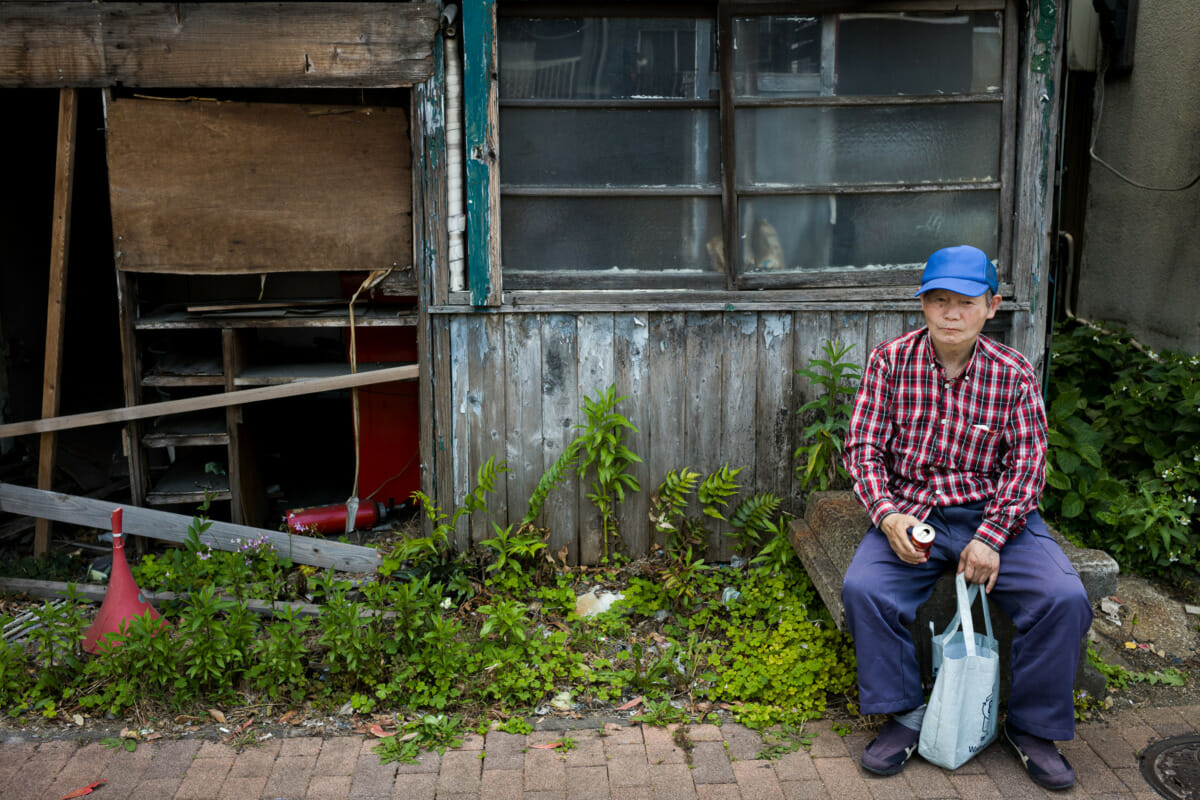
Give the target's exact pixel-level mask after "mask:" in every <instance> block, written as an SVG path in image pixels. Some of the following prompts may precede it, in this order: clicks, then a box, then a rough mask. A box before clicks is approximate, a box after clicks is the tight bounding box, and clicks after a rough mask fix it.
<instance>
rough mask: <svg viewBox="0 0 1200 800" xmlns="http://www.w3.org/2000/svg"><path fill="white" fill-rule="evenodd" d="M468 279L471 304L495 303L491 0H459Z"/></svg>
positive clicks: (495, 94)
mask: <svg viewBox="0 0 1200 800" xmlns="http://www.w3.org/2000/svg"><path fill="white" fill-rule="evenodd" d="M462 14H463V115H464V117H465V123H466V124H465V129H466V148H467V153H466V164H467V186H466V197H467V283H468V285H469V287H470V289H471V304H472V305H475V306H494V305H499V304H500V163H499V142H498V136H497V128H498V126H499V115H500V97H499V82H498V80H497V76H498V64H497V59H496V52H497V50H496V5H495V0H463V4H462Z"/></svg>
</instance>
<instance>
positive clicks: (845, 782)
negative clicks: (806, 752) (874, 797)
mask: <svg viewBox="0 0 1200 800" xmlns="http://www.w3.org/2000/svg"><path fill="white" fill-rule="evenodd" d="M813 764H814V765H816V767H817V772H818V773H819V774H820V775H821V781H822V782H823V783H824V784H825V790H826V791H827V792H829V796H830V797H836V798H850V797H862V798H866V797H869V796H870V795H871V793H870V791H869V790H868V789H867V785H866V783H865V782H864V781H863V778H862V774H861V773H860V772H859V767H858V764H857V763H856V762H855V761H854V760H853V759H851V758H850V757H849V756H845V757H842V758H814V759H813Z"/></svg>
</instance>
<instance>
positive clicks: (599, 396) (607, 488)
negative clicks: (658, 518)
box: [575, 386, 642, 561]
mask: <svg viewBox="0 0 1200 800" xmlns="http://www.w3.org/2000/svg"><path fill="white" fill-rule="evenodd" d="M624 399H625V398H624V397H617V390H616V386H609V387H608V388H607V389H605V390H603V391H599V390H597V392H596V396H595V398H591V397H585V398H584V401H583V408H584V413H585V414H586V415H587V424H586V425H576V426H575V427H576V428H579V429H582V431H583V432H582V433H581V434H580V435H579V436H578V438H577V441H578V442H579V457H578V461H577V463H576V465H575V471H576V473H577V474H578V475H579V477H580V478H583V477H585V476H586V475H587V474H588V473H589V472H590V473H591V474H592V481H591V488H592V490H591V492H589V493H588V499H589V500H591V501H592V503H593V504H595V506H596V509H597V510H598V511H599V512H600V523H601V536H602V545H601V558H602V559H603V560H604V561H607V560H608V553H609V547H610V543H611V542H614V541H616V542H619V541H620V539H619V537H620V532H619V531H618V530H617V514H616V509H617V504H618V503H621V502H624V500H625V492H626V491H633V492H636V491H638V490H639V489H640V488H641V487H640V486H639V484H638V481H637V478H635V477H634V476H633V475H632V474H630V472H629V467H630V466H631V465H632V464H634V463H640V462H641V460H642V459H641V458H640V457H638V456H637V454H635V453H634V452H633V451H631V450H630V449H629V448H628V447H626V446H625V436H626V434H627V433H629V432H630V431H633V432H636V431H637V428H635V427H634V426H633V424H632V423H631V422H630V421H629V420H628V419H626V418H625V417H624V416H622V415H621V414H618V413H617V411H616V407H617V403H619V402H621V401H622V400H624Z"/></svg>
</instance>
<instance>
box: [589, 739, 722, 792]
mask: <svg viewBox="0 0 1200 800" xmlns="http://www.w3.org/2000/svg"><path fill="white" fill-rule="evenodd" d="M610 774H611V769H610ZM692 781H694V782H695V784H696V785H697V786H699V785H700V784H702V783H735V782H736V779H735V778H734V776H733V769H732V767H730V766H729V756H728V755H727V754H726V752H725V743H724V742H723V741H721V742H696V746H695V747H694V748H692Z"/></svg>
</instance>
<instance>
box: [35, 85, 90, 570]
mask: <svg viewBox="0 0 1200 800" xmlns="http://www.w3.org/2000/svg"><path fill="white" fill-rule="evenodd" d="M78 115H79V94H78V92H76V90H75V89H60V90H59V93H58V144H57V146H56V152H57V157H56V162H57V163H56V164H55V167H54V219H53V223H52V225H51V233H50V286H49V291H48V293H47V303H46V306H47V307H46V360H45V368H44V369H43V371H42V418H43V419H48V418H51V417H57V416H58V408H59V404H60V402H61V398H60V394H59V384H60V383H61V382H62V350H63V331H64V330H65V329H66V322H67V315H66V302H67V261H68V259H69V256H70V252H71V247H70V245H71V198H72V194H73V187H74V185H75V130H76V127H77V125H76V120H77V118H78ZM57 443H58V442H57V437H56V435H55V434H54V433H53V432H46V433H43V434H42V440H41V443H40V447H39V452H38V488H39V489H51V488H53V486H54V466H55V462H56V460H57V459H56V458H55V456H56V445H57ZM49 549H50V523H49V522H48V521H46V520H38V522H37V526H36V533H35V534H34V537H33V554H34V555H35V556H43V555H45V554H46V552H47V551H49Z"/></svg>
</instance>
